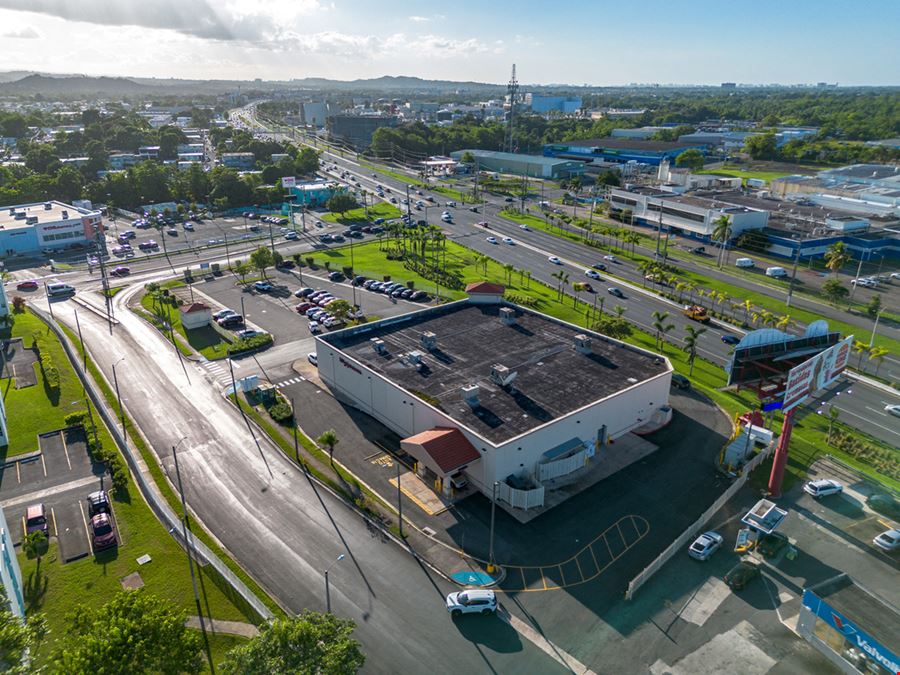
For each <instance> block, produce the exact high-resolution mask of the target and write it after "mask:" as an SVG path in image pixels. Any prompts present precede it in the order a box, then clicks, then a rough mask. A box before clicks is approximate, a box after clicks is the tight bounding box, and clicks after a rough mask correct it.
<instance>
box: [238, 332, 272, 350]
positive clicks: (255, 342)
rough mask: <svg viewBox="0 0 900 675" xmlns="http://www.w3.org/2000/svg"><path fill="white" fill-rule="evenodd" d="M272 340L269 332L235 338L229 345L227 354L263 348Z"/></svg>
mask: <svg viewBox="0 0 900 675" xmlns="http://www.w3.org/2000/svg"><path fill="white" fill-rule="evenodd" d="M272 342H274V340H273V338H272V336H271V335H270V334H269V333H263V334H262V335H254V336H253V337H249V338H239V339H237V340H235V341H234V342H233V343H232V344H231V347H230V348H229V350H228V353H229V354H242V353H244V352H251V351H255V350H259V349H265V348H266V347H268V346H269V345H271V344H272Z"/></svg>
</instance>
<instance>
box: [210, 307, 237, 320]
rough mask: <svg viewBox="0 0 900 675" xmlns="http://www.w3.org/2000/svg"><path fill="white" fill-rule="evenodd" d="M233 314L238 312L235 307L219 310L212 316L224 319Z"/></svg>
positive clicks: (216, 318)
mask: <svg viewBox="0 0 900 675" xmlns="http://www.w3.org/2000/svg"><path fill="white" fill-rule="evenodd" d="M232 314H237V312H235V311H234V310H233V309H220V310H219V311H218V312H215V313H214V314H213V315H212V317H213V318H214V319H215V320H216V321H218V320H219V319H224V318H225V317H226V316H231V315H232Z"/></svg>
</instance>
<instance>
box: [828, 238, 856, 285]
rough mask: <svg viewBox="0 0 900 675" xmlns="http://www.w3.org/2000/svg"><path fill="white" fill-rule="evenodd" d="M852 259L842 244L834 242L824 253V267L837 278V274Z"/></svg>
mask: <svg viewBox="0 0 900 675" xmlns="http://www.w3.org/2000/svg"><path fill="white" fill-rule="evenodd" d="M852 257H853V256H851V255H850V251H848V250H847V247H846V245H845V244H844V242H842V241H838V242H835V243H834V244H832V245H831V246H829V247H828V250H827V251H825V267H827V268H828V269H829V270H831V271H832V272H834V276H835V278H837V275H838V272H840V271H841V268H843V266H844V265H846V264H847V263H848V262H850V260H851V258H852Z"/></svg>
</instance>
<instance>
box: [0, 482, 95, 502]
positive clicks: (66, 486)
mask: <svg viewBox="0 0 900 675" xmlns="http://www.w3.org/2000/svg"><path fill="white" fill-rule="evenodd" d="M96 482H97V477H96V476H85V477H84V478H79V479H78V480H73V481H69V482H68V483H62V484H60V485H54V486H53V487H49V488H47V489H46V490H38V491H36V492H29V493H28V494H24V495H20V496H18V497H13V498H11V499H6V500H4V501H2V502H0V507H3V508H4V509H8V508H11V507H13V506H16V505H18V504H23V503H25V502H29V501H40V500H42V499H44V498H46V497H51V496H53V495H55V494H57V493H59V492H65V491H67V490H74V489H76V488H82V487H84V486H85V485H90V484H92V483H96Z"/></svg>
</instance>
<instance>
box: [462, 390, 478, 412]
mask: <svg viewBox="0 0 900 675" xmlns="http://www.w3.org/2000/svg"><path fill="white" fill-rule="evenodd" d="M480 389H481V388H480V387H479V386H478V385H477V384H467V385H464V386H463V388H462V396H463V400H464V401H465V402H466V403H468V404H469V407H470V408H472V410H474V409H475V408H478V407H480V406H481V401H480V400H479V399H478V392H479V391H480Z"/></svg>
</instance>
